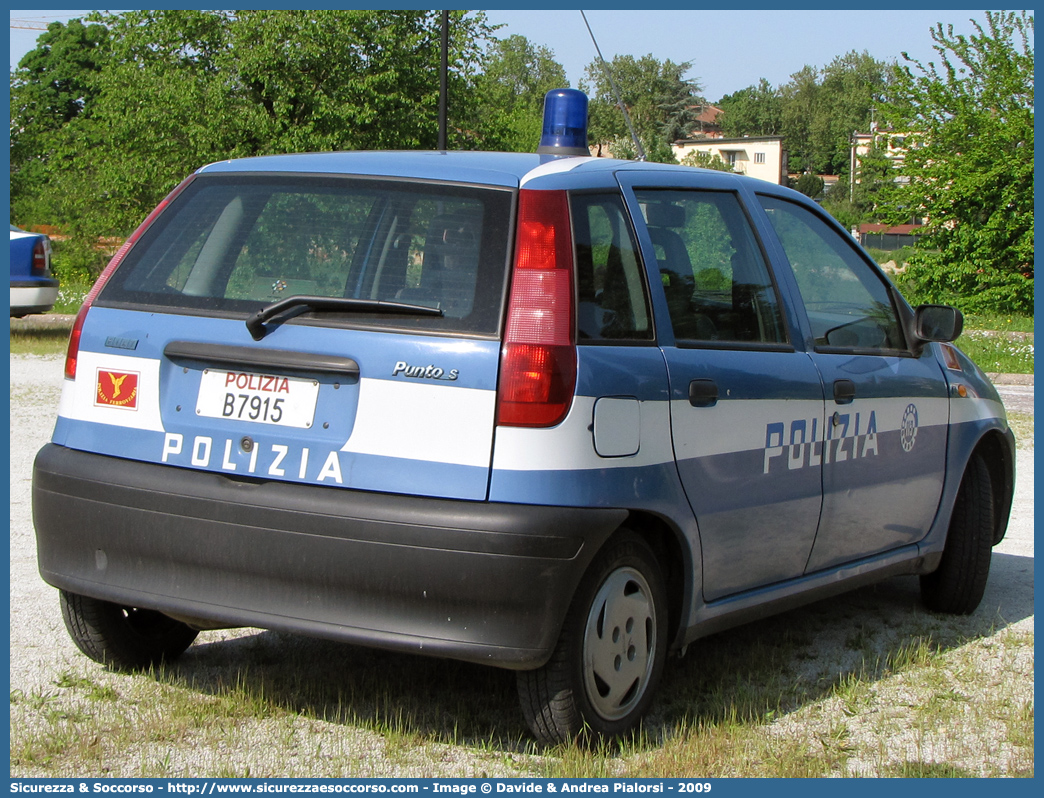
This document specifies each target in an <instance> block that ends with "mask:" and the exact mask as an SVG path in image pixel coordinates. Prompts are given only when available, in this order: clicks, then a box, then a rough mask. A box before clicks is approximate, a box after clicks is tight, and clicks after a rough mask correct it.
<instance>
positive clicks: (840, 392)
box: [834, 380, 856, 405]
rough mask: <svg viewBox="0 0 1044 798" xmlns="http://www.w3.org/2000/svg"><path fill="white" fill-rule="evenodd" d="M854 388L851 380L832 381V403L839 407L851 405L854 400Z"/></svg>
mask: <svg viewBox="0 0 1044 798" xmlns="http://www.w3.org/2000/svg"><path fill="white" fill-rule="evenodd" d="M855 395H856V387H855V383H854V382H852V381H851V380H834V401H835V402H837V403H838V404H839V405H847V404H851V403H852V400H853V399H855Z"/></svg>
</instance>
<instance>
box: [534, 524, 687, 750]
mask: <svg viewBox="0 0 1044 798" xmlns="http://www.w3.org/2000/svg"><path fill="white" fill-rule="evenodd" d="M666 650H667V595H666V591H665V589H664V586H663V577H662V575H661V573H660V567H659V565H658V564H657V562H656V557H655V556H654V555H653V553H652V551H651V550H650V549H649V547H648V546H647V545H646V543H645V542H644V541H643V540H642V539H641V538H640V537H638V536H637V535H635V534H634V533H632V532H629V531H626V530H621V531H620V532H618V533H616V535H614V536H613V538H611V539H610V541H609V542H608V543H607V544H606V546H605V547H604V548H603V549H602V551H601V552H599V554H598V556H597V557H596V558H595V560H594V562H593V563H591V567H590V568H588V570H587V573H586V574H585V575H584V578H583V579H582V580H581V582H580V586H579V587H578V588H577V591H576V595H575V596H574V598H573V603H572V604H571V605H570V608H569V612H568V613H567V615H566V619H565V623H564V624H563V627H562V632H561V634H560V635H559V638H558V644H557V646H556V647H555V651H554V653H553V654H552V655H551V659H550V660H549V661H548V662H547V663H546V664H545V665H544V666H543V667H541V668H538V669H537V670H533V671H519V672H518V675H517V682H518V695H519V700H520V701H521V703H522V712H523V714H524V715H525V717H526V722H527V723H528V724H529V727H530V729H531V730H532V731H533V734H534V735H535V736H536V738H537V739H538V740H539V741H540V742H542V743H547V744H550V745H553V744H555V743H561V742H570V741H572V740H577V739H580V740H582V741H584V742H587V743H596V742H599V741H601V740H606V739H611V738H613V737H618V736H620V735H623V734H626V733H627V732H629V731H631V730H632V729H633V728H634V727H635V726H636V725H637V724H638V722H639V721H640V720H641V718H642V715H644V714H645V711H646V709H647V708H648V706H649V703H650V702H651V701H652V697H653V694H654V693H655V691H656V686H657V684H658V683H659V681H660V674H661V672H662V671H663V661H664V658H665V655H666Z"/></svg>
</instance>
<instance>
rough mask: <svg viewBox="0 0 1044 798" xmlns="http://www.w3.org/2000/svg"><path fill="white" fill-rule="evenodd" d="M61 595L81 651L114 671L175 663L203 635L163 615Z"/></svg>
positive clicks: (64, 613)
mask: <svg viewBox="0 0 1044 798" xmlns="http://www.w3.org/2000/svg"><path fill="white" fill-rule="evenodd" d="M60 594H61V604H62V618H63V619H64V620H65V628H66V629H67V630H68V631H69V636H70V637H72V639H73V642H74V643H76V646H77V648H79V649H80V651H82V652H83V653H84V654H86V655H87V656H88V657H90V658H91V659H93V660H95V661H96V662H100V663H102V664H103V665H105V666H107V667H109V668H112V669H113V670H139V669H144V668H148V667H149V666H150V665H158V664H159V663H161V662H166V661H169V660H173V659H175V658H177V657H178V656H179V655H180V654H181V653H182V652H184V650H185V649H186V648H188V647H189V646H190V645H192V641H193V640H195V639H196V635H197V634H199V633H198V632H197V631H196V630H195V629H193V628H191V627H190V626H187V625H186V624H184V623H182V622H181V621H176V620H174V619H173V618H170V617H168V616H166V615H164V614H163V613H161V612H156V611H154V610H142V609H138V608H136V607H124V606H121V605H119V604H112V603H111V602H108V601H101V600H99V599H93V598H88V597H87V596H80V595H77V594H76V593H69V592H67V591H65V590H62V591H60Z"/></svg>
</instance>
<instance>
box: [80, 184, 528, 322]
mask: <svg viewBox="0 0 1044 798" xmlns="http://www.w3.org/2000/svg"><path fill="white" fill-rule="evenodd" d="M510 208H511V195H510V193H509V192H507V191H496V190H482V189H465V188H457V187H450V186H435V185H427V184H425V185H420V184H411V183H406V182H402V183H398V182H394V181H376V180H358V179H348V178H328V177H319V176H316V177H305V176H300V177H280V176H249V175H221V176H217V175H215V176H202V177H198V178H197V179H196V180H195V181H194V182H193V183H192V184H191V185H189V186H188V187H187V188H186V190H185V191H184V192H183V193H182V195H180V196H179V197H178V198H177V200H176V201H175V202H174V203H173V204H172V205H171V207H170V208H169V209H168V210H167V211H166V212H165V213H163V214H162V215H161V216H160V218H159V220H158V221H157V223H156V224H154V225H153V227H152V228H150V229H149V230H148V232H147V233H146V235H145V236H143V238H142V240H141V241H140V242H139V243H138V245H137V246H135V247H134V249H133V250H131V252H130V253H129V255H128V257H127V260H126V261H124V263H123V264H122V265H121V266H120V268H119V269H118V270H117V272H116V274H115V275H114V276H113V278H112V280H111V281H110V283H109V285H107V286H106V289H105V291H104V292H103V294H102V296H101V297H100V299H101V300H102V301H104V302H117V303H119V302H123V303H134V304H141V305H152V306H159V307H173V308H178V309H185V310H190V311H191V310H197V311H217V312H228V313H239V312H251V311H254V310H257V309H258V308H259V307H260V306H263V305H267V304H270V303H273V302H277V301H279V300H281V299H285V298H287V297H291V296H320V297H343V298H350V299H363V300H380V301H387V302H399V303H406V304H411V305H421V306H424V307H432V308H438V309H440V310H441V311H442V316H441V318H435V317H431V316H422V315H418V316H416V317H410V316H408V315H398V316H392V315H383V316H382V315H376V314H366V313H358V314H350V315H346V314H344V313H339V314H324V316H323V318H333V319H339V318H343V319H344V320H351V321H364V322H365V323H367V324H377V325H394V326H399V327H401V326H403V325H405V326H408V327H419V328H424V329H433V330H443V331H460V332H476V333H494V332H496V330H497V328H498V325H499V319H500V297H501V295H502V293H503V285H504V279H505V273H506V262H507V261H506V259H507V241H508V233H507V230H508V225H509V223H510Z"/></svg>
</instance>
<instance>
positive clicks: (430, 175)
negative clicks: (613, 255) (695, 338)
mask: <svg viewBox="0 0 1044 798" xmlns="http://www.w3.org/2000/svg"><path fill="white" fill-rule="evenodd" d="M649 170H655V171H661V170H662V171H678V170H684V171H685V172H686V173H688V174H691V173H692V172H694V171H696V172H707V173H709V174H714V175H716V176H719V177H721V176H724V174H725V173H723V172H709V170H703V169H695V168H693V167H690V166H678V165H668V164H658V163H646V162H638V161H621V160H616V159H613V158H594V157H562V156H554V155H537V154H535V153H515V152H447V151H430V150H427V151H425V150H406V151H354V152H311V153H297V154H292V155H265V156H260V157H256V158H238V159H234V160H228V161H219V162H217V163H212V164H208V165H207V166H204V167H202V168H201V169H199V170H197V172H196V174H229V173H268V174H273V173H274V174H280V173H283V174H286V173H296V174H302V173H304V174H327V175H364V176H372V177H390V178H410V179H415V180H416V179H419V180H435V181H440V182H443V181H444V182H454V183H467V184H473V185H487V186H497V187H503V188H517V187H519V186H521V185H527V186H530V187H534V188H535V187H538V186H536V185H531V184H533V182H534V181H539V180H540V179H541V178H543V177H550V176H559V175H562V174H564V173H567V172H576V173H578V174H583V175H586V176H590V175H593V174H595V173H605V174H612V173H615V172H619V171H649ZM735 179H737V180H739V179H742V177H741V176H735Z"/></svg>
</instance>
